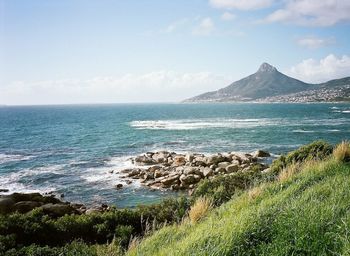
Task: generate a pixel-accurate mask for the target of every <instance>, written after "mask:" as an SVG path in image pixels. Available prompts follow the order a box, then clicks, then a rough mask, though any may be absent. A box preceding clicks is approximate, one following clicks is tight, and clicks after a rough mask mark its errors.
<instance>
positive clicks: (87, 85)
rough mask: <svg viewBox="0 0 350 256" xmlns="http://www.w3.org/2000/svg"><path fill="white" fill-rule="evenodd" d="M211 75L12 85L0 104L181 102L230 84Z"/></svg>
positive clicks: (131, 76)
mask: <svg viewBox="0 0 350 256" xmlns="http://www.w3.org/2000/svg"><path fill="white" fill-rule="evenodd" d="M231 81H232V78H229V77H225V76H222V75H215V74H213V73H210V72H196V73H180V72H174V71H156V72H150V73H146V74H140V75H137V74H126V75H123V76H119V77H95V78H92V79H87V80H79V79H65V80H51V81H36V82H25V81H18V82H13V83H11V84H9V85H7V86H4V85H3V86H1V94H0V104H62V103H66V104H67V103H113V102H114V103H117V102H171V101H180V100H183V99H186V98H189V97H192V96H194V95H197V94H199V93H202V92H205V91H212V90H216V89H218V88H220V87H223V86H225V85H227V84H229V83H230V82H231Z"/></svg>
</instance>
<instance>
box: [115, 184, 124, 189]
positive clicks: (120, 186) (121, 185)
mask: <svg viewBox="0 0 350 256" xmlns="http://www.w3.org/2000/svg"><path fill="white" fill-rule="evenodd" d="M115 188H116V189H122V188H123V184H121V183H119V184H117V185H116V186H115Z"/></svg>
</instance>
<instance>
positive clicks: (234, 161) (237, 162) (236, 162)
mask: <svg viewBox="0 0 350 256" xmlns="http://www.w3.org/2000/svg"><path fill="white" fill-rule="evenodd" d="M231 164H234V165H240V164H241V163H240V161H238V160H232V162H231Z"/></svg>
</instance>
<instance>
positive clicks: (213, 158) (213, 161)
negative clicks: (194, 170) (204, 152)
mask: <svg viewBox="0 0 350 256" xmlns="http://www.w3.org/2000/svg"><path fill="white" fill-rule="evenodd" d="M225 160H226V159H225V157H223V156H222V155H212V156H208V157H207V161H206V163H207V165H212V164H218V163H220V162H224V161H225Z"/></svg>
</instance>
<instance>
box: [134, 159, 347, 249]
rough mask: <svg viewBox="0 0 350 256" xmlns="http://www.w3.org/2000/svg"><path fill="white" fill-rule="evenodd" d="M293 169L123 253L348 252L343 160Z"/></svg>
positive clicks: (313, 163) (308, 163)
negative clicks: (281, 176) (200, 217)
mask: <svg viewBox="0 0 350 256" xmlns="http://www.w3.org/2000/svg"><path fill="white" fill-rule="evenodd" d="M293 170H294V171H289V172H288V173H289V174H288V175H287V176H284V178H283V179H279V180H276V181H273V182H268V183H264V184H262V185H259V186H258V187H257V188H253V189H251V190H249V191H247V192H244V193H241V194H240V195H237V196H235V197H234V198H233V199H232V200H230V201H229V202H227V203H225V204H223V205H222V206H221V207H219V208H216V209H213V210H212V211H211V212H210V213H209V214H208V215H207V217H206V218H204V219H202V221H200V222H198V223H197V224H195V225H191V224H189V223H186V222H184V223H182V224H180V225H175V224H174V225H171V226H167V227H165V228H163V229H161V230H159V231H157V232H156V233H155V234H153V235H152V236H150V237H147V238H146V239H144V240H143V241H142V242H141V243H140V244H139V246H137V247H136V248H134V249H133V250H130V251H129V252H128V255H349V253H350V242H349V241H350V240H349V238H350V237H349V232H348V230H349V227H350V211H349V202H350V190H349V189H348V188H349V186H350V166H349V164H347V163H344V162H339V161H336V160H335V159H334V158H329V159H326V160H323V161H320V160H318V161H314V162H312V164H310V162H306V163H305V164H301V166H300V168H293ZM296 170H297V171H296Z"/></svg>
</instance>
